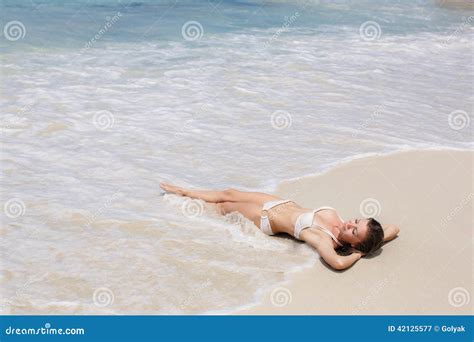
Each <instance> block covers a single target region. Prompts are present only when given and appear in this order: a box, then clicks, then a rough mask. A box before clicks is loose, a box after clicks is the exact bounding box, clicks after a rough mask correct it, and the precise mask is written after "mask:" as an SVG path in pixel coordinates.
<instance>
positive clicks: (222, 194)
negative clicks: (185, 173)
mask: <svg viewBox="0 0 474 342" xmlns="http://www.w3.org/2000/svg"><path fill="white" fill-rule="evenodd" d="M160 186H161V188H162V189H163V190H165V191H168V192H172V193H175V194H178V195H182V196H187V197H191V198H199V199H202V200H204V201H206V202H213V203H219V202H249V203H255V204H258V205H260V206H262V205H263V203H265V202H267V201H275V200H279V199H281V198H279V197H277V196H273V195H269V194H265V193H263V192H247V191H239V190H235V189H227V190H222V191H207V190H191V189H185V188H181V187H178V186H175V185H171V184H168V183H164V182H161V183H160Z"/></svg>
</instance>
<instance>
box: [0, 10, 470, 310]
mask: <svg viewBox="0 0 474 342" xmlns="http://www.w3.org/2000/svg"><path fill="white" fill-rule="evenodd" d="M375 3H377V6H375ZM472 15H473V13H471V12H466V11H459V10H453V9H446V8H439V7H437V6H435V5H433V4H432V3H431V2H429V1H416V2H412V1H399V2H396V3H395V2H374V1H364V2H357V3H356V2H351V1H337V2H329V1H308V2H305V1H297V2H293V3H288V2H284V1H275V2H255V1H240V2H230V1H223V2H206V1H202V2H200V1H184V2H182V1H179V2H175V1H160V2H158V3H157V2H151V1H149V2H148V1H143V2H128V1H122V2H120V1H119V2H117V1H93V2H86V1H82V2H62V1H61V2H60V1H33V2H30V1H24V2H18V1H3V2H2V11H1V12H0V18H1V23H2V25H3V26H4V28H5V27H6V25H7V23H9V22H11V21H20V22H21V23H22V25H23V26H24V28H22V27H21V26H18V25H17V27H18V28H19V30H20V31H19V32H20V36H23V35H24V37H23V38H20V39H18V40H15V39H16V37H17V36H15V35H14V33H15V32H14V31H11V32H10V33H8V34H9V35H10V36H9V38H10V39H6V38H7V36H6V34H7V33H5V32H4V36H3V37H2V39H1V40H0V49H1V52H2V54H1V73H2V82H1V95H0V108H1V113H2V126H1V133H2V134H1V138H2V155H1V160H2V172H3V178H2V179H3V182H2V189H1V199H2V203H4V211H3V214H2V226H1V228H0V237H1V245H2V249H1V253H2V269H1V273H0V282H1V284H2V285H1V288H2V292H3V294H2V297H3V299H4V300H3V305H2V306H1V308H2V310H3V311H4V312H7V313H8V312H9V313H25V312H28V313H33V312H38V313H98V314H101V313H202V312H221V311H226V310H232V309H234V308H236V307H238V306H243V305H248V304H251V303H252V302H253V301H254V300H255V299H256V298H257V297H258V295H259V291H261V290H263V289H264V288H265V287H273V286H275V284H277V283H278V282H280V281H282V280H283V279H284V277H285V275H286V274H287V273H288V272H290V271H293V270H295V269H298V268H299V267H303V266H307V265H310V264H311V263H312V262H314V260H315V255H314V252H313V251H312V250H311V249H310V248H308V247H307V246H305V245H302V244H299V243H297V242H294V241H292V240H289V239H285V238H283V239H279V238H272V237H268V236H265V235H264V234H262V233H261V232H260V231H258V229H257V228H256V227H255V226H254V225H252V224H251V223H250V222H249V221H247V220H245V219H242V217H240V216H239V215H237V214H232V215H228V216H227V217H220V216H218V215H217V214H216V213H215V212H214V210H213V208H212V205H205V204H204V203H203V202H201V201H192V202H189V201H185V200H184V199H183V198H177V197H175V196H168V195H167V196H165V197H163V196H160V190H159V187H158V183H159V181H161V180H168V181H170V182H175V183H178V184H180V185H188V186H194V187H197V188H215V189H218V188H227V187H236V188H240V189H246V190H257V191H269V192H271V191H272V190H273V189H274V188H275V185H276V184H277V183H278V182H279V181H281V180H283V179H288V178H297V177H300V176H303V175H307V174H314V173H319V172H322V171H324V170H327V169H329V168H331V167H333V166H334V165H336V164H338V163H340V162H341V161H343V160H348V159H352V158H355V157H359V156H362V155H367V154H384V153H390V152H393V151H397V150H403V149H415V148H432V149H442V148H457V149H472V147H473V135H472V133H473V131H472V125H471V124H470V118H471V116H472V94H473V92H472V76H473V70H472V38H473V29H472V23H473V22H474V20H473V19H472V18H473V17H472ZM190 21H195V22H198V23H199V25H197V24H196V23H192V24H191V28H190V30H185V29H183V27H185V26H186V25H185V23H188V22H190ZM367 21H374V22H376V24H374V23H368V24H366V25H364V26H363V27H365V28H366V30H364V29H363V28H362V33H361V27H362V25H363V23H365V22H367ZM193 25H194V26H193ZM201 27H202V30H201ZM193 28H194V29H195V30H193ZM4 31H5V30H4ZM196 37H197V39H195V38H196ZM275 260H278V262H275ZM94 294H95V296H94Z"/></svg>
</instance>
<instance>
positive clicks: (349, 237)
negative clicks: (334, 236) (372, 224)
mask: <svg viewBox="0 0 474 342" xmlns="http://www.w3.org/2000/svg"><path fill="white" fill-rule="evenodd" d="M368 222H369V220H368V219H365V218H363V219H361V218H355V219H352V220H349V221H346V222H344V224H343V225H342V227H341V233H340V235H339V237H340V238H341V239H342V240H343V241H344V242H346V243H350V244H351V246H352V247H355V246H356V245H357V244H359V243H360V242H362V241H364V239H365V238H366V236H367V231H368V227H367V223H368Z"/></svg>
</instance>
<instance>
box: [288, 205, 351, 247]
mask: <svg viewBox="0 0 474 342" xmlns="http://www.w3.org/2000/svg"><path fill="white" fill-rule="evenodd" d="M323 209H332V210H335V209H334V208H331V207H320V208H318V209H314V210H312V211H308V212H307V213H303V214H301V215H300V216H298V218H297V219H296V223H295V238H297V239H298V240H299V239H300V234H301V232H302V231H303V230H305V229H308V228H311V227H315V228H319V229H321V230H322V231H323V232H325V233H326V234H328V235H329V236H330V237H331V238H332V239H333V240H334V241H335V242H336V243H337V244H338V245H339V246H342V243H340V242H339V240H338V239H336V237H335V236H334V234H333V233H332V232H331V231H330V230H328V229H326V228H324V227H321V226H319V225H317V224H315V223H313V221H314V214H316V213H317V212H318V211H320V210H323ZM336 213H337V212H336ZM337 215H338V216H339V214H337ZM339 219H340V220H341V221H344V220H343V219H342V218H341V216H339Z"/></svg>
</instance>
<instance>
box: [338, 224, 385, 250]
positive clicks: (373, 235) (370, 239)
mask: <svg viewBox="0 0 474 342" xmlns="http://www.w3.org/2000/svg"><path fill="white" fill-rule="evenodd" d="M383 238H384V233H383V228H382V225H381V224H380V223H379V222H378V221H377V220H376V219H374V218H372V217H371V218H369V222H367V236H366V238H365V239H364V241H362V242H361V243H359V244H358V245H357V246H355V249H358V250H359V251H361V252H362V253H364V254H370V253H373V252H375V251H376V250H377V249H379V248H380V247H381V246H382V245H383ZM336 252H337V254H339V255H349V254H352V247H351V245H349V244H347V245H344V246H342V247H339V248H337V249H336Z"/></svg>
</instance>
